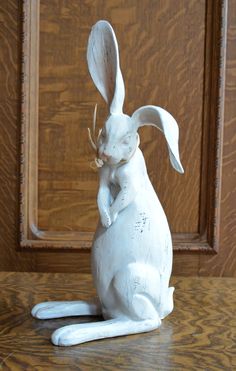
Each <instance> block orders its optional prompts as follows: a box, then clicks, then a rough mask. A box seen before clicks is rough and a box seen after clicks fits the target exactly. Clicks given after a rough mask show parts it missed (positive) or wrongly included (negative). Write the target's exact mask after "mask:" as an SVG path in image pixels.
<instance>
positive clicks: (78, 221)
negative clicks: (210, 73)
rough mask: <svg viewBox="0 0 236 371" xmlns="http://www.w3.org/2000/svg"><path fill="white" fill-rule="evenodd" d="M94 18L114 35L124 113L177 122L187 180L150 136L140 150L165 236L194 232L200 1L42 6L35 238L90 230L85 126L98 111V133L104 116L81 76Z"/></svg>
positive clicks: (92, 199)
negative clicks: (152, 110)
mask: <svg viewBox="0 0 236 371" xmlns="http://www.w3.org/2000/svg"><path fill="white" fill-rule="evenodd" d="M195 15H197V16H195ZM98 19H107V20H109V21H110V22H111V23H112V25H113V27H114V29H115V32H116V34H117V38H118V42H119V46H120V56H121V68H122V72H123V75H124V81H125V84H126V100H125V107H124V111H125V112H127V113H128V114H132V112H133V111H134V110H135V109H136V108H138V107H139V106H141V105H145V104H156V105H160V106H161V107H165V108H167V109H168V110H169V111H170V112H171V113H172V114H173V115H174V117H176V119H177V121H178V122H179V126H180V150H181V157H182V161H183V164H184V167H185V171H186V173H185V176H179V175H178V174H177V173H175V172H174V171H173V169H172V168H171V166H170V164H169V160H168V153H167V149H166V143H165V140H164V138H162V136H161V134H160V133H158V132H157V131H156V130H155V129H154V128H150V129H146V128H145V129H143V130H142V134H141V143H142V148H143V149H144V155H145V158H146V159H147V164H148V168H149V173H150V176H151V179H152V182H153V184H154V185H155V188H156V190H157V191H158V194H159V196H160V199H161V200H162V202H163V205H164V207H165V210H166V213H167V215H168V219H169V221H170V225H171V227H172V231H173V232H176V233H178V232H180V233H184V232H187V233H197V232H198V220H199V199H200V197H199V191H200V166H201V140H202V115H203V74H204V40H205V1H197V2H196V1H174V2H173V1H170V2H166V1H152V0H138V1H137V0H129V1H127V0H126V1H124V0H116V1H109V2H108V1H107V2H104V1H101V0H91V1H86V2H83V1H80V2H78V1H71V0H66V1H64V0H63V1H61V0H53V1H48V0H41V1H40V26H39V27H40V43H39V46H40V52H39V56H40V64H39V159H38V161H39V164H38V167H39V184H38V187H39V204H38V226H39V229H43V230H50V231H53V230H59V231H63V230H72V231H86V232H87V231H89V232H93V231H94V230H95V228H96V223H97V208H96V191H97V173H96V172H93V171H91V168H90V167H89V163H90V161H91V160H92V158H93V153H92V152H91V151H90V147H89V144H88V138H87V127H88V125H91V121H92V114H93V108H94V105H95V103H96V102H98V104H99V111H98V113H99V116H98V125H99V126H100V127H101V126H102V125H103V122H104V119H105V117H106V114H107V109H106V106H105V104H104V103H103V100H102V98H101V97H100V96H99V93H97V91H96V89H95V87H94V85H93V82H92V80H91V78H90V75H89V73H88V68H87V63H86V47H87V39H88V35H89V32H90V29H91V26H92V25H93V24H94V23H95V22H96V21H97V20H98ZM188 30H191V35H189V31H188Z"/></svg>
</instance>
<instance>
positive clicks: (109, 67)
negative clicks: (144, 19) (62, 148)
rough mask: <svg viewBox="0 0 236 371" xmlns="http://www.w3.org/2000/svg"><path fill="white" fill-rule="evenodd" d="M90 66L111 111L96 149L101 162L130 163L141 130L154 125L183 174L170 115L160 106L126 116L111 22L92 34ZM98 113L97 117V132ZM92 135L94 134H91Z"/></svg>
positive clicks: (101, 23) (122, 84)
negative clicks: (161, 134) (162, 136)
mask: <svg viewBox="0 0 236 371" xmlns="http://www.w3.org/2000/svg"><path fill="white" fill-rule="evenodd" d="M87 62H88V68H89V72H90V75H91V77H92V79H93V82H94V84H95V86H96V87H97V89H98V90H99V92H100V93H101V95H102V96H103V98H104V100H105V101H106V103H107V104H108V107H109V111H110V113H109V116H108V118H107V120H106V122H105V124H104V127H103V129H102V130H101V131H100V132H99V135H98V138H97V143H96V145H95V144H94V141H93V145H94V147H96V150H97V152H98V157H99V159H101V160H102V163H104V162H106V163H108V164H109V165H116V164H119V163H120V162H121V161H129V159H130V158H131V157H132V155H133V154H134V152H135V150H136V148H137V146H138V145H139V135H138V132H137V131H138V129H139V127H141V126H144V125H152V126H155V127H157V128H158V129H159V130H161V131H162V132H163V134H164V135H165V138H166V140H167V145H168V150H169V156H170V161H171V164H172V166H173V167H174V168H175V169H176V170H177V171H178V172H180V173H183V172H184V170H183V167H182V165H181V162H180V158H179V148H178V140H179V129H178V125H177V123H176V121H175V119H174V118H173V117H172V116H171V114H170V113H168V112H167V111H165V110H164V109H162V108H160V107H157V106H144V107H141V108H139V109H138V110H136V111H135V112H134V113H133V115H132V116H131V117H130V116H128V115H126V114H124V113H123V104H124V98H125V88H124V81H123V77H122V74H121V70H120V62H119V50H118V44H117V40H116V36H115V33H114V31H113V29H112V27H111V25H110V24H109V23H108V22H107V21H103V20H102V21H99V22H97V23H96V24H95V25H94V26H93V28H92V30H91V33H90V36H89V40H88V48H87ZM95 117H96V113H95V116H94V129H95V120H96V118H95ZM89 133H90V132H89Z"/></svg>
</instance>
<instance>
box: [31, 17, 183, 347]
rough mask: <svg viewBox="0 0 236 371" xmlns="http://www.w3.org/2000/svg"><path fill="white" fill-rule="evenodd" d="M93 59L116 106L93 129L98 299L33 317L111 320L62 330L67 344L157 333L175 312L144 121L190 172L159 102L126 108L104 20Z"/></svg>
mask: <svg viewBox="0 0 236 371" xmlns="http://www.w3.org/2000/svg"><path fill="white" fill-rule="evenodd" d="M87 60H88V67H89V71H90V74H91V76H92V79H93V81H94V84H95V85H96V87H97V89H98V90H99V91H100V93H101V94H102V96H103V98H104V99H105V101H106V102H107V104H108V106H109V111H110V114H109V116H108V118H107V120H106V122H105V124H104V127H103V129H102V130H100V132H99V135H98V138H97V140H95V139H94V138H92V135H91V133H90V131H89V134H90V140H91V142H92V145H93V147H94V149H95V150H96V151H97V159H96V163H97V165H98V166H99V167H100V169H99V172H100V174H99V175H100V187H99V192H98V198H97V201H98V208H99V213H100V222H99V224H98V227H97V230H96V233H95V236H94V241H93V247H92V274H93V278H94V284H95V286H96V289H97V295H98V300H96V301H94V302H93V303H87V302H83V301H75V302H46V303H41V304H38V305H36V306H35V307H34V308H33V310H32V315H33V316H34V317H36V318H39V319H48V318H58V317H66V316H80V315H81V316H82V315H99V314H102V315H103V317H104V321H103V322H95V323H86V324H76V325H70V326H65V327H62V328H59V329H58V330H56V331H55V332H54V333H53V335H52V342H53V344H55V345H61V346H69V345H74V344H79V343H83V342H86V341H91V340H95V339H101V338H108V337H114V336H121V335H127V334H136V333H141V332H146V331H151V330H154V329H156V328H158V327H159V326H160V324H161V320H162V319H163V318H164V317H166V316H167V315H168V314H169V313H170V312H171V311H172V310H173V291H174V288H173V287H169V279H170V275H171V270H172V241H171V234H170V230H169V226H168V222H167V219H166V216H165V213H164V211H163V209H162V206H161V204H160V202H159V199H158V197H157V195H156V193H155V191H154V189H153V186H152V184H151V182H150V180H149V177H148V174H147V169H146V165H145V160H144V158H143V154H142V152H141V150H140V149H139V135H138V132H137V131H138V129H139V128H140V127H141V126H144V125H152V126H155V127H156V128H158V129H159V130H161V131H162V133H163V134H164V136H165V138H166V140H167V145H168V150H169V156H170V161H171V164H172V166H173V167H174V168H175V169H176V170H177V171H178V172H180V173H183V168H182V165H181V162H180V159H179V150H178V137H179V130H178V125H177V123H176V121H175V119H174V118H173V117H172V116H171V115H170V114H169V113H168V112H167V111H165V110H164V109H162V108H160V107H156V106H144V107H141V108H139V109H137V110H136V111H135V112H134V113H133V115H132V116H131V117H130V116H128V115H126V114H124V113H123V111H122V108H123V102H124V96H125V89H124V82H123V78H122V74H121V71H120V65H119V53H118V45H117V41H116V37H115V34H114V31H113V29H112V27H111V25H110V24H109V23H108V22H106V21H99V22H97V23H96V24H95V25H94V27H93V28H92V31H91V34H90V37H89V41H88V50H87ZM95 116H96V115H95ZM94 131H95V118H94Z"/></svg>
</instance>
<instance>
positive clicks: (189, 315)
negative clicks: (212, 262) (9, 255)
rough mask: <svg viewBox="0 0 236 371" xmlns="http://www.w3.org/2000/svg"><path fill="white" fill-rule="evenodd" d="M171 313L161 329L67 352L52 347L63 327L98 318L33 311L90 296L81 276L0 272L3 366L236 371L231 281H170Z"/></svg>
mask: <svg viewBox="0 0 236 371" xmlns="http://www.w3.org/2000/svg"><path fill="white" fill-rule="evenodd" d="M172 283H173V284H174V286H175V288H176V291H175V295H174V297H175V309H174V312H173V313H172V314H171V315H170V316H168V317H167V318H166V319H165V320H164V321H163V323H162V326H161V328H160V329H158V330H155V331H153V332H150V333H146V334H141V335H132V336H126V337H120V338H114V339H107V340H100V341H95V342H91V343H87V344H82V345H79V346H74V347H71V348H58V347H55V346H53V345H52V344H51V343H50V341H49V339H50V335H51V333H52V331H54V330H55V329H56V328H58V327H59V326H62V325H67V324H73V323H78V322H80V323H83V322H88V321H90V322H91V321H95V320H101V318H93V319H92V318H89V317H84V318H68V319H57V320H47V321H40V320H36V319H34V318H32V317H31V315H30V309H31V308H32V306H33V305H34V304H35V303H37V302H40V301H42V300H43V301H44V300H63V299H68V300H77V299H79V298H81V299H89V298H91V297H92V296H93V293H94V291H93V288H92V285H91V279H90V276H88V275H78V274H37V273H1V274H0V292H1V305H0V332H1V337H0V365H1V369H2V370H4V371H7V370H30V371H31V370H32V371H34V370H38V371H41V370H50V371H51V370H65V371H68V370H118V369H119V370H120V369H121V370H135V371H137V370H145V371H146V370H161V371H165V370H166V371H167V370H170V371H173V370H181V371H183V370H186V371H191V370H198V371H199V370H211V371H214V370H225V371H227V370H229V371H232V370H234V369H235V368H236V358H235V343H234V340H235V336H236V318H235V311H236V280H235V279H229V278H228V279H226V278H183V277H178V278H176V277H173V279H172Z"/></svg>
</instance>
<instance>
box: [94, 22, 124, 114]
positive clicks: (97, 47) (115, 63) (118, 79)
mask: <svg viewBox="0 0 236 371" xmlns="http://www.w3.org/2000/svg"><path fill="white" fill-rule="evenodd" d="M87 61H88V68H89V72H90V75H91V77H92V79H93V82H94V84H95V85H96V87H97V89H98V90H99V91H100V93H101V95H102V96H103V98H104V99H105V101H106V102H107V104H108V105H109V107H110V113H122V109H123V103H124V98H125V88H124V81H123V77H122V74H121V71H120V63H119V50H118V45H117V40H116V36H115V33H114V31H113V29H112V27H111V25H110V23H108V22H107V21H99V22H97V23H96V24H95V25H94V26H93V28H92V30H91V33H90V36H89V40H88V48H87Z"/></svg>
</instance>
